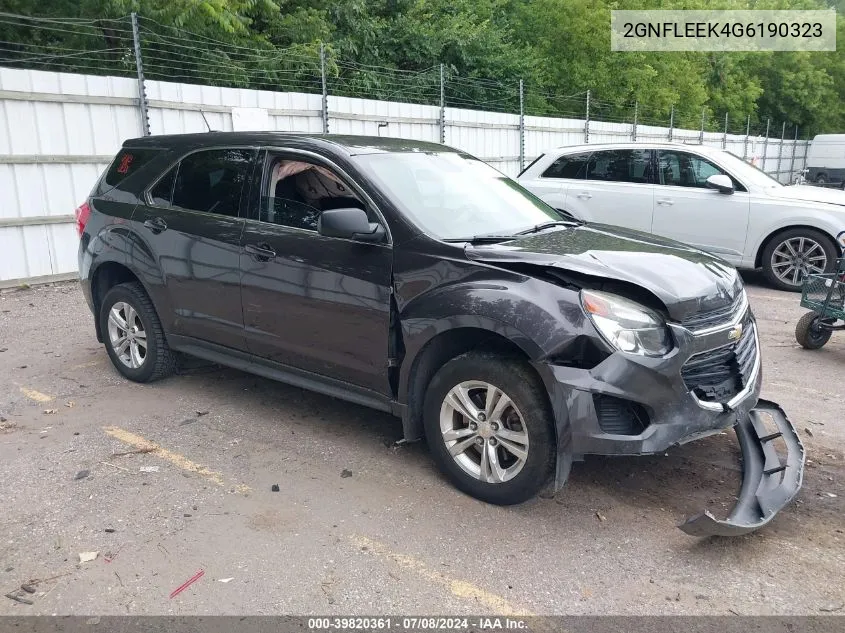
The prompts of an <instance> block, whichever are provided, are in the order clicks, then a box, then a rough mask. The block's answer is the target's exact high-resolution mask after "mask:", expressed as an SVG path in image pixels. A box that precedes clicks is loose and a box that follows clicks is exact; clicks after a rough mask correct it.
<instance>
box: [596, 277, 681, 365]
mask: <svg viewBox="0 0 845 633" xmlns="http://www.w3.org/2000/svg"><path fill="white" fill-rule="evenodd" d="M581 305H582V306H584V311H585V312H586V313H587V314H588V315H589V317H590V319H591V320H592V321H593V324H594V325H595V326H596V329H597V330H598V331H599V333H600V334H601V335H602V336H603V337H604V339H605V340H606V341H607V342H608V343H610V344H611V345H612V346H613V347H615V348H616V349H618V350H620V351H622V352H628V353H630V354H640V355H642V356H663V355H664V354H666V353H667V352H668V351H669V350H671V349H672V335H671V334H670V333H669V328H667V327H666V323H665V322H664V321H663V319H662V318H661V317H660V315H658V314H657V313H655V312H653V311H652V310H649V309H648V308H646V307H645V306H641V305H640V304H638V303H634V302H633V301H629V300H628V299H625V298H623V297H620V296H618V295H613V294H609V293H607V292H598V291H595V290H582V291H581Z"/></svg>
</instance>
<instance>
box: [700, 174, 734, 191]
mask: <svg viewBox="0 0 845 633" xmlns="http://www.w3.org/2000/svg"><path fill="white" fill-rule="evenodd" d="M706 184H707V186H708V187H710V188H711V189H715V190H716V191H718V192H719V193H728V194H730V193H733V192H734V183H733V180H731V179H730V176H725V174H713V175H712V176H710V178H708V179H707V183H706Z"/></svg>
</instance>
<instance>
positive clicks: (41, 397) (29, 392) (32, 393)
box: [21, 387, 55, 403]
mask: <svg viewBox="0 0 845 633" xmlns="http://www.w3.org/2000/svg"><path fill="white" fill-rule="evenodd" d="M21 393H22V394H23V395H25V396H26V397H27V398H29V399H30V400H34V401H35V402H41V403H44V402H50V401H51V400H54V399H55V396H48V395H47V394H46V393H41V392H40V391H36V390H35V389H27V388H26V387H21Z"/></svg>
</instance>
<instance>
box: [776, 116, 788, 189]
mask: <svg viewBox="0 0 845 633" xmlns="http://www.w3.org/2000/svg"><path fill="white" fill-rule="evenodd" d="M785 138H786V121H784V122H783V128H781V131H780V147H778V173H777V181H778V182H780V172H781V169H780V161H781V158H782V157H783V141H784V139H785Z"/></svg>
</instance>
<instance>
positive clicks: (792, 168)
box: [789, 125, 798, 182]
mask: <svg viewBox="0 0 845 633" xmlns="http://www.w3.org/2000/svg"><path fill="white" fill-rule="evenodd" d="M796 145H798V126H797V125H796V126H795V140H794V141H792V160H791V161H790V162H789V179H790V180H789V181H790V182H792V174H794V173H795V146H796Z"/></svg>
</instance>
